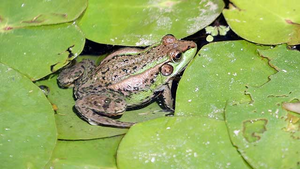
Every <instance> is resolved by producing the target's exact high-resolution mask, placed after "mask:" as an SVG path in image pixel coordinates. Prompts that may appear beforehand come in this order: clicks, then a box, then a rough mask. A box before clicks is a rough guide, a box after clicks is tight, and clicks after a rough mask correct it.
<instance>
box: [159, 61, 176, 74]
mask: <svg viewBox="0 0 300 169" xmlns="http://www.w3.org/2000/svg"><path fill="white" fill-rule="evenodd" d="M160 72H161V74H162V75H164V76H169V75H171V74H172V73H173V66H172V65H169V64H164V65H162V67H160Z"/></svg>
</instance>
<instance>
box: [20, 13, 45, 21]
mask: <svg viewBox="0 0 300 169" xmlns="http://www.w3.org/2000/svg"><path fill="white" fill-rule="evenodd" d="M41 16H42V15H41V14H40V15H38V16H36V17H34V18H32V19H31V20H29V21H22V22H21V23H42V22H44V21H45V20H38V19H39V18H40V17H41Z"/></svg>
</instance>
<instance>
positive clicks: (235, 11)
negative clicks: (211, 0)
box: [223, 0, 300, 45]
mask: <svg viewBox="0 0 300 169" xmlns="http://www.w3.org/2000/svg"><path fill="white" fill-rule="evenodd" d="M230 1H231V3H233V5H231V4H230V5H229V9H225V10H224V11H223V14H224V16H225V19H226V21H227V23H228V24H229V26H230V27H231V29H232V30H233V31H234V32H235V33H236V34H238V35H239V36H241V37H242V38H244V39H247V40H249V41H252V42H255V43H260V44H281V43H288V44H291V45H295V44H300V15H299V13H300V3H299V1H297V0H278V1H276V3H274V2H273V1H272V0H263V1H261V0H253V1H239V0H230Z"/></svg>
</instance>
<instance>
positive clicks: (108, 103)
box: [102, 98, 111, 111]
mask: <svg viewBox="0 0 300 169" xmlns="http://www.w3.org/2000/svg"><path fill="white" fill-rule="evenodd" d="M110 103H111V99H110V98H106V99H105V100H104V104H103V106H102V107H103V108H104V110H105V111H106V110H107V109H108V108H109V105H110Z"/></svg>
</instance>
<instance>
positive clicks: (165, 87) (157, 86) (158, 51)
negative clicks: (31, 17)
mask: <svg viewBox="0 0 300 169" xmlns="http://www.w3.org/2000/svg"><path fill="white" fill-rule="evenodd" d="M196 51H197V45H196V43H195V42H193V41H188V40H178V39H176V38H175V37H174V36H173V35H171V34H168V35H165V36H163V37H162V39H161V41H160V42H158V43H156V44H153V45H151V46H149V47H147V48H145V49H140V48H128V47H127V48H122V49H120V50H117V51H115V52H113V53H111V54H109V55H108V56H107V57H106V58H105V59H103V60H102V61H101V62H100V64H99V65H97V66H96V65H95V63H94V62H93V61H91V60H88V59H86V60H82V61H81V62H78V63H76V64H74V65H72V66H70V67H67V68H65V69H63V70H62V71H61V72H60V73H59V75H58V77H57V81H58V85H59V86H61V87H63V88H65V87H74V89H73V94H74V98H75V106H74V107H75V109H76V110H77V113H78V114H79V115H80V117H82V118H83V119H84V120H86V121H87V122H88V123H90V124H91V125H99V126H110V127H120V128H129V127H131V126H132V125H134V124H135V123H134V122H124V121H119V120H118V119H117V117H120V116H122V114H123V113H124V112H125V111H126V110H127V109H132V108H135V107H141V106H142V105H145V104H147V103H149V102H151V101H152V100H154V99H156V98H157V97H158V96H161V98H162V100H163V103H164V105H165V107H166V108H167V109H170V110H173V98H172V96H171V95H172V93H171V85H170V84H172V81H173V79H174V78H175V77H176V76H177V75H178V74H180V73H181V72H182V71H183V70H184V69H185V68H186V66H187V65H188V64H189V63H190V62H191V60H192V59H193V58H194V56H195V54H196Z"/></svg>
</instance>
